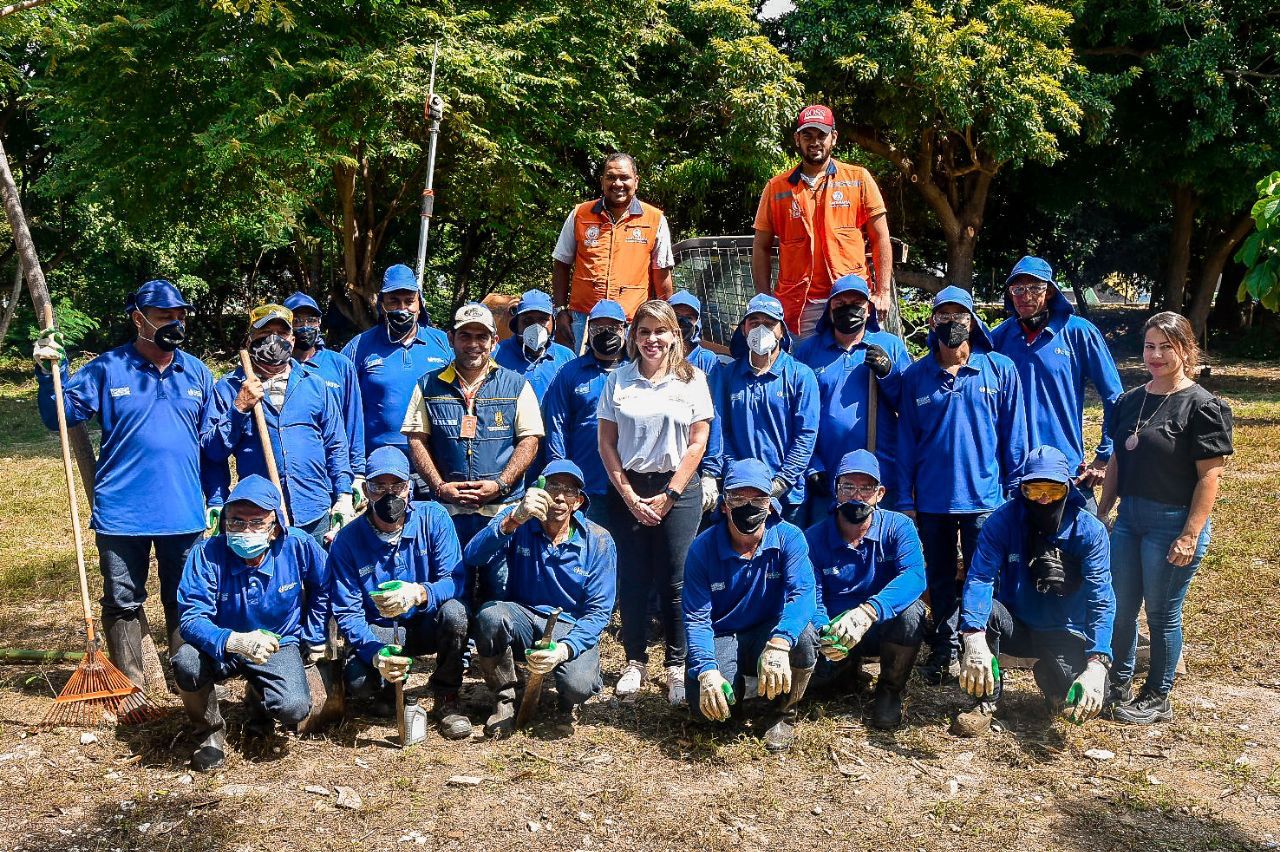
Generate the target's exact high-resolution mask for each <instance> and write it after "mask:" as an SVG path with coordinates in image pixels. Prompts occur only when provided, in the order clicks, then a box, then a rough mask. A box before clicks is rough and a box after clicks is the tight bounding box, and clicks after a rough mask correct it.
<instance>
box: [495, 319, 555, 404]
mask: <svg viewBox="0 0 1280 852" xmlns="http://www.w3.org/2000/svg"><path fill="white" fill-rule="evenodd" d="M493 360H495V361H497V362H498V366H499V367H506V368H507V369H508V370H514V371H515V372H517V373H519V374H520V375H522V376H524V377H525V380H526V381H528V382H529V385H530V386H531V387H532V388H533V392H534V393H536V394H537V395H538V399H542V398H543V396H545V395H546V393H547V388H549V387H551V381H552V380H553V379H554V378H555V377H556V373H559V372H560V369H561V368H562V367H563V366H564V365H565V364H567V363H569V362H570V361H572V360H573V350H572V349H570V348H569V347H568V346H561V345H560V344H559V343H556V342H555V341H551V342H549V343H547V346H546V348H545V349H543V350H542V352H541V353H540V354H539V355H538V357H536V358H534V359H533V360H532V361H531V360H529V357H528V353H527V352H525V349H524V343H523V342H521V340H520V335H518V334H517V335H513V336H511V337H508V338H507V339H506V340H504V341H502V342H501V343H499V344H498V346H497V348H496V349H494V351H493Z"/></svg>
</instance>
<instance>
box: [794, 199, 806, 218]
mask: <svg viewBox="0 0 1280 852" xmlns="http://www.w3.org/2000/svg"><path fill="white" fill-rule="evenodd" d="M803 215H804V213H802V212H801V211H800V203H799V202H797V201H796V200H795V199H794V198H792V199H791V218H792V219H799V218H800V217H802V216H803Z"/></svg>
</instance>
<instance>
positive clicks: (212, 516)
mask: <svg viewBox="0 0 1280 852" xmlns="http://www.w3.org/2000/svg"><path fill="white" fill-rule="evenodd" d="M221 520H222V507H221V506H206V507H205V509H204V534H205V535H206V536H209V537H210V538H212V537H213V536H215V535H217V534H218V525H219V522H220V521H221Z"/></svg>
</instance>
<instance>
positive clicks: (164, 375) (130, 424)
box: [35, 343, 216, 536]
mask: <svg viewBox="0 0 1280 852" xmlns="http://www.w3.org/2000/svg"><path fill="white" fill-rule="evenodd" d="M59 369H60V370H61V371H62V398H63V410H64V412H65V413H66V417H67V425H68V426H75V425H78V424H80V423H83V422H85V421H86V420H89V419H91V418H93V417H95V416H96V417H97V418H98V422H99V423H100V424H101V425H102V447H101V449H100V450H99V451H98V465H97V472H96V475H95V478H94V487H93V515H92V517H91V519H90V521H89V523H90V525H91V526H92V527H93V529H95V530H97V531H98V532H100V533H105V534H107V535H145V536H158V535H181V534H184V533H193V532H199V531H200V530H203V529H204V506H205V501H204V491H203V488H202V485H201V465H202V460H201V442H202V440H203V439H205V438H206V436H207V432H208V430H209V423H210V419H211V418H212V416H213V415H214V413H215V408H216V406H215V403H214V394H213V374H212V373H211V372H209V368H208V367H206V366H205V365H204V363H203V362H202V361H201V360H200V359H199V358H197V357H195V356H194V355H191V354H190V353H188V352H184V351H182V350H181V349H179V350H178V351H176V352H174V353H173V361H172V362H171V363H170V364H169V366H168V367H166V368H165V369H164V371H163V372H161V371H159V370H157V369H156V367H155V365H154V364H152V363H151V362H150V361H148V360H147V359H146V358H144V357H142V355H140V354H139V353H138V350H137V349H135V348H134V346H133V343H126V344H124V345H123V346H117V347H116V348H115V349H112V350H110V351H109V352H104V353H103V354H101V355H99V356H98V357H97V358H94V359H93V360H92V361H90V362H89V363H88V364H85V365H84V366H83V367H82V368H80V370H79V371H78V372H76V374H75V375H74V376H71V375H69V373H68V372H67V367H66V363H65V362H64V363H63V364H61V365H59ZM35 373H36V379H37V381H38V383H39V393H38V394H37V405H38V406H39V409H40V418H41V419H42V420H43V421H44V424H45V426H46V427H48V428H49V429H57V428H58V412H57V409H56V408H54V405H55V402H54V399H53V376H51V375H45V373H44V371H42V370H39V369H37V370H36V371H35ZM139 500H145V501H146V502H145V510H143V507H142V505H141V504H140V503H139V502H138V501H139Z"/></svg>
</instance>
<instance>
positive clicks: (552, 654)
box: [524, 642, 569, 675]
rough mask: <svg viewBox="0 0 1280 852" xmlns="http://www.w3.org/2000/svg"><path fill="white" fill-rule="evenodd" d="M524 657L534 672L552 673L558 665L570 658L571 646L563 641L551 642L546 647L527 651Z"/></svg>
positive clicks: (540, 673)
mask: <svg viewBox="0 0 1280 852" xmlns="http://www.w3.org/2000/svg"><path fill="white" fill-rule="evenodd" d="M524 659H525V662H526V663H528V664H529V671H530V672H532V673H533V674H539V675H546V674H551V671H552V670H553V669H554V668H555V667H556V666H558V665H560V664H561V663H563V662H565V661H566V660H568V659H569V646H568V645H566V644H564V643H563V642H551V643H550V644H548V645H547V647H545V648H535V649H531V650H528V651H525V652H524Z"/></svg>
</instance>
